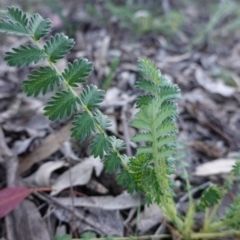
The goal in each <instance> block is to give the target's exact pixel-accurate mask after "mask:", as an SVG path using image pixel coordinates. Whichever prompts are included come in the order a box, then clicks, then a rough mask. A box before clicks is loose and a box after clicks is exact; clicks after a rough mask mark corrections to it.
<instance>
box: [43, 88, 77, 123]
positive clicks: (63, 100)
mask: <svg viewBox="0 0 240 240" xmlns="http://www.w3.org/2000/svg"><path fill="white" fill-rule="evenodd" d="M76 103H77V98H76V97H75V96H74V95H73V94H72V93H71V92H69V91H61V92H57V93H56V95H55V96H53V97H52V98H51V100H50V101H49V102H48V103H47V106H46V107H45V108H44V111H45V113H44V115H46V116H48V117H49V119H50V120H52V121H54V120H56V119H61V118H63V117H65V116H68V117H69V116H70V115H71V114H72V112H73V110H75V111H76V110H77V105H76Z"/></svg>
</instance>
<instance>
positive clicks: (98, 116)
mask: <svg viewBox="0 0 240 240" xmlns="http://www.w3.org/2000/svg"><path fill="white" fill-rule="evenodd" d="M94 119H95V122H96V123H97V124H98V125H99V126H100V127H101V128H102V129H104V130H106V129H107V128H109V127H110V126H111V121H110V119H109V118H108V117H107V116H106V115H103V114H102V113H101V112H100V111H99V110H98V109H95V111H94Z"/></svg>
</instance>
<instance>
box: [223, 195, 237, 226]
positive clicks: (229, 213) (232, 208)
mask: <svg viewBox="0 0 240 240" xmlns="http://www.w3.org/2000/svg"><path fill="white" fill-rule="evenodd" d="M239 216H240V196H239V195H238V196H237V198H236V200H235V201H234V202H233V203H232V204H230V205H229V206H228V207H227V209H226V213H225V214H224V215H223V216H222V218H221V219H220V221H228V220H230V219H234V218H235V221H231V223H230V224H229V225H230V226H231V227H233V228H235V229H239V227H240V217H239ZM226 227H227V226H226Z"/></svg>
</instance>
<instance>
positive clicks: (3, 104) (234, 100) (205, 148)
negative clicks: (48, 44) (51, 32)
mask: <svg viewBox="0 0 240 240" xmlns="http://www.w3.org/2000/svg"><path fill="white" fill-rule="evenodd" d="M13 2H14V1H13ZM1 4H3V3H1ZM19 4H20V3H19ZM29 4H30V5H31V4H32V3H29ZM95 4H96V7H97V8H98V11H100V12H101V13H102V16H103V17H106V16H105V14H106V12H105V10H104V9H102V7H103V6H104V3H103V4H102V5H101V4H100V3H95ZM147 4H153V6H156V4H157V3H154V1H152V0H151V1H149V2H148V3H147ZM154 4H155V5H154ZM4 7H5V6H4ZM63 7H64V9H65V10H66V12H65V13H66V19H68V21H69V23H70V25H71V24H72V23H76V21H79V19H81V24H82V25H81V26H82V27H77V28H76V31H75V35H76V36H77V38H76V39H77V41H76V45H75V48H74V51H73V52H72V53H71V54H70V55H69V59H68V60H72V59H75V58H76V57H87V58H89V59H92V60H93V62H94V63H95V67H96V70H95V72H94V73H93V74H92V76H91V77H90V79H89V80H90V82H91V83H93V84H96V85H99V86H100V83H102V82H103V81H104V80H105V79H107V77H108V74H109V72H110V71H111V69H110V68H111V63H112V61H113V58H115V57H117V58H119V66H118V67H117V69H116V71H115V72H114V73H113V75H112V76H113V79H112V81H111V83H110V88H109V89H107V90H106V96H105V101H104V103H103V104H102V109H103V111H104V113H105V114H107V115H108V116H109V117H110V118H111V121H112V123H113V124H112V129H111V133H112V134H114V135H117V136H118V137H120V138H122V139H124V140H126V141H127V146H128V148H129V149H130V150H128V154H131V153H134V152H135V151H136V145H135V144H133V143H131V142H129V138H130V137H131V135H133V133H134V131H135V130H134V129H132V128H131V127H126V126H127V125H128V124H126V121H127V122H129V121H130V119H131V116H132V115H133V113H134V112H135V111H136V109H135V107H134V101H135V99H136V97H137V96H138V95H139V94H140V92H139V91H138V90H136V89H134V83H135V81H136V79H137V78H138V73H137V69H136V65H135V62H136V59H137V58H138V57H141V56H145V57H148V58H151V59H153V60H154V61H155V62H156V64H157V66H158V67H159V68H160V69H161V71H162V73H164V74H166V75H167V76H169V77H170V78H171V81H174V82H176V83H178V84H179V85H180V88H181V90H182V99H181V100H180V101H179V115H180V116H179V119H178V126H179V129H180V133H179V141H180V142H184V143H185V145H186V146H185V147H186V149H187V150H186V152H187V154H186V156H185V157H184V161H185V162H186V163H187V164H188V165H189V168H188V170H189V172H190V173H192V172H193V173H194V174H192V175H191V181H192V182H193V183H194V181H195V182H197V181H198V183H197V184H196V185H200V184H203V183H204V181H206V178H210V179H211V177H212V176H214V177H215V180H217V181H220V180H221V176H223V175H224V174H228V173H229V172H230V170H231V166H232V164H233V163H234V162H235V161H236V159H237V158H238V156H237V155H234V156H230V155H229V153H231V152H237V151H239V148H240V138H239V136H240V134H239V129H240V128H239V127H240V124H239V122H240V119H239V110H238V109H239V103H240V95H239V86H240V80H239V79H240V78H239V69H240V64H239V62H240V54H239V49H240V47H239V46H240V44H239V42H238V41H237V40H236V39H238V38H239V36H240V33H239V30H238V29H237V28H236V29H235V30H234V31H233V32H230V34H229V31H230V30H229V29H230V28H225V27H226V26H227V23H229V22H228V21H229V19H231V17H230V18H229V19H228V18H226V17H225V15H223V16H220V15H219V18H218V21H219V22H218V24H216V23H215V22H211V18H210V15H209V22H207V21H205V20H204V19H206V17H202V16H206V12H204V10H203V9H202V8H199V6H198V3H195V2H194V1H193V3H191V4H190V3H189V4H188V5H186V6H185V8H184V9H182V8H181V6H180V4H179V3H177V2H174V3H173V1H171V4H170V7H171V8H173V9H174V8H176V9H179V10H180V11H182V12H183V13H184V14H185V15H186V16H187V17H186V19H185V25H184V26H183V28H181V29H180V30H179V32H178V33H175V34H173V35H171V36H170V37H169V36H168V35H166V33H162V32H161V33H159V32H154V33H152V32H151V31H150V32H149V33H148V34H145V35H144V34H142V35H140V36H136V35H135V34H133V33H132V32H131V31H130V30H129V29H127V28H126V29H124V31H123V30H122V28H120V27H119V26H120V25H121V20H120V19H119V18H116V17H115V16H113V17H112V18H110V19H109V21H108V26H104V27H103V26H102V25H101V24H100V22H101V21H100V20H96V18H94V17H93V16H92V15H91V16H90V15H89V14H88V13H87V11H85V7H86V6H85V5H84V3H79V4H77V5H76V3H75V2H74V1H68V2H65V3H64V6H63ZM159 7H162V6H160V5H159V6H158V8H159ZM171 8H170V11H171ZM34 9H36V11H40V12H41V11H42V12H43V13H44V15H45V16H47V17H49V18H53V19H54V24H55V25H54V26H55V28H58V29H59V30H60V31H61V30H62V29H63V28H64V27H66V26H67V23H66V22H64V21H63V19H62V18H59V16H58V15H57V14H55V13H54V14H53V13H52V11H51V9H50V8H49V6H46V5H44V4H42V5H41V4H40V5H38V4H36V6H34ZM216 9H219V8H216ZM103 10H104V11H103ZM230 10H231V9H230ZM230 10H228V12H227V13H225V14H227V16H229V14H230ZM219 11H220V10H219ZM231 11H233V9H232V10H231ZM147 13H148V14H149V12H148V11H147ZM93 15H94V14H93ZM133 15H134V14H133ZM95 17H96V16H95ZM223 20H224V21H223ZM199 22H200V23H201V24H202V26H207V25H208V26H209V27H210V28H208V29H212V31H209V30H208V31H206V30H204V29H203V32H202V33H201V32H200V33H199V35H198V33H196V32H195V31H196V29H199V28H197V27H196V26H198V25H196V23H198V24H199ZM72 25H73V24H72ZM118 25H119V26H118ZM226 32H228V34H226ZM203 33H204V34H203ZM194 34H195V36H196V38H194V37H193V35H194ZM216 37H217V38H216ZM129 39H132V40H131V41H129ZM196 39H197V40H196ZM199 39H200V40H199ZM20 41H21V44H24V43H26V40H24V39H21V38H16V37H13V36H9V37H6V38H3V42H2V44H1V49H0V54H1V56H3V52H5V51H7V50H8V49H9V48H10V47H14V46H15V45H16V44H19V42H20ZM194 41H195V43H196V45H195V46H194V45H192V42H194ZM213 43H214V44H213ZM189 46H190V47H189ZM2 59H3V58H1V72H0V123H1V125H2V129H3V131H4V133H5V138H4V141H5V142H6V143H7V144H8V146H9V147H10V148H11V151H12V152H14V153H15V154H16V155H17V156H18V158H19V159H20V161H19V173H20V174H21V175H22V177H24V181H25V184H26V187H27V186H31V187H32V186H35V187H45V186H46V187H51V188H52V192H51V195H52V196H51V197H52V200H51V201H53V199H54V200H56V201H59V204H60V205H61V204H63V205H64V206H70V207H71V208H72V209H73V210H74V211H78V213H81V214H85V213H86V212H87V211H89V213H88V214H86V216H87V218H88V219H90V220H89V221H92V222H94V221H99V222H100V223H101V224H102V225H101V224H100V226H99V227H100V229H101V228H103V225H104V224H103V222H104V221H105V220H106V219H108V220H107V221H108V224H106V223H105V225H109V228H108V229H104V231H106V232H108V233H109V234H110V235H116V234H119V236H123V229H125V232H127V233H128V234H129V235H132V234H133V233H134V232H135V230H136V229H138V232H139V233H140V234H148V233H154V231H157V230H156V228H157V227H158V226H160V225H161V223H162V221H163V219H162V218H160V216H161V213H159V214H157V210H156V212H155V210H153V211H150V210H151V208H153V209H155V207H153V206H150V210H149V209H148V208H147V207H146V206H144V208H142V209H140V212H141V213H140V216H137V214H136V211H135V210H134V209H136V208H137V207H139V206H140V205H141V204H143V203H142V200H143V199H142V196H139V197H137V198H135V195H133V196H130V195H124V193H123V189H122V188H121V187H119V186H118V185H116V183H115V180H114V179H115V176H108V175H107V174H106V173H105V172H104V169H103V165H102V163H101V161H100V160H99V159H92V158H89V157H88V156H89V150H87V146H88V142H84V143H78V142H77V143H73V142H72V140H71V139H70V134H69V129H70V125H69V124H68V121H67V120H62V121H58V122H56V123H50V122H49V121H48V120H46V118H45V119H44V117H42V113H43V110H42V109H43V106H44V103H45V102H46V101H47V100H48V99H49V97H50V96H49V95H48V94H46V96H42V97H40V98H39V99H33V98H31V99H30V98H27V97H26V96H25V95H23V94H22V93H21V90H20V89H21V80H22V79H24V78H25V76H26V75H27V72H28V70H27V69H25V68H22V69H16V68H13V67H9V66H7V65H6V62H4V61H2ZM65 65H66V61H65V60H63V61H61V62H59V66H60V67H61V66H65ZM80 90H81V89H79V91H80ZM1 141H2V140H1ZM4 158H5V157H4V156H2V155H1V153H0V160H1V162H3V161H4ZM4 171H5V170H4ZM177 173H178V174H179V175H180V173H181V170H179V171H177ZM106 176H107V177H106ZM175 177H176V178H177V177H179V176H175ZM1 185H3V183H1ZM178 193H179V194H178V196H177V198H180V196H181V194H184V193H183V192H181V191H179V192H178ZM79 194H80V196H79ZM232 194H233V195H234V196H236V195H237V192H236V191H235V192H232ZM39 197H40V196H39ZM39 197H36V196H35V195H34V196H33V197H32V198H31V201H34V202H35V203H36V206H34V207H33V206H31V207H30V206H28V204H27V211H28V213H29V215H31V214H33V212H34V214H35V213H36V212H38V213H40V214H41V215H44V212H45V210H46V208H47V209H48V212H50V213H49V216H46V217H45V218H46V219H48V220H49V219H50V218H54V219H55V221H56V220H57V219H58V220H61V221H63V222H65V223H66V224H67V225H68V226H70V228H71V227H73V226H74V221H73V219H74V217H73V216H74V214H73V213H71V212H69V211H68V212H67V213H64V211H63V206H62V207H61V206H58V207H55V209H54V208H53V209H54V210H53V209H52V205H51V204H50V202H51V201H50V200H49V201H50V202H48V203H47V202H44V204H45V209H44V207H43V208H41V207H40V206H41V205H40V203H39V199H40V198H39ZM139 198H140V199H141V201H140V202H139ZM119 199H122V200H121V201H120V200H119ZM28 201H29V200H28ZM15 202H16V201H15ZM13 205H14V204H13ZM54 206H55V205H54ZM36 207H37V208H38V209H36ZM43 209H44V210H43ZM110 209H111V210H110ZM51 211H52V213H54V214H51ZM111 211H113V212H111ZM131 211H132V212H133V213H134V212H135V214H133V216H132V217H131V219H132V220H131V221H129V222H128V223H126V225H123V222H124V220H126V219H127V217H128V216H129V215H130V212H131ZM155 213H156V214H155ZM34 214H33V215H34ZM34 216H35V215H34ZM101 216H104V220H103V219H101ZM155 217H156V218H155ZM36 219H41V216H40V215H39V216H38V217H36ZM96 219H97V220H96ZM137 219H139V222H138V221H137ZM30 221H32V220H31V219H30ZM111 221H116V224H117V225H116V226H111ZM60 226H63V225H61V223H60ZM73 228H74V227H73ZM75 228H76V229H77V231H78V233H79V234H81V233H82V232H83V231H86V230H88V231H93V232H94V231H95V232H97V233H99V235H104V234H103V233H101V232H99V230H96V229H94V227H89V224H85V225H84V224H83V222H82V220H81V221H79V220H77V224H76V225H75ZM114 228H115V230H114ZM39 229H41V231H42V232H46V231H47V232H48V230H47V227H46V226H45V225H44V224H43V225H41V227H40V226H39ZM44 229H45V230H44ZM20 230H21V229H20ZM55 230H56V229H53V233H54V231H55ZM68 233H69V232H68ZM18 234H20V231H19V233H18ZM43 235H44V234H43ZM44 236H45V239H48V238H49V236H48V235H44ZM1 237H4V233H1ZM19 239H21V238H19ZM39 239H41V238H39Z"/></svg>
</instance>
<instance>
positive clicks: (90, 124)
mask: <svg viewBox="0 0 240 240" xmlns="http://www.w3.org/2000/svg"><path fill="white" fill-rule="evenodd" d="M72 124H73V128H72V129H71V131H72V135H71V136H72V137H73V138H75V139H76V141H83V140H84V139H85V138H87V137H90V136H91V134H92V132H93V131H95V126H94V121H93V118H92V117H91V116H90V115H89V114H88V113H87V112H82V113H80V114H78V115H77V116H76V117H75V119H74V121H73V123H72Z"/></svg>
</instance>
